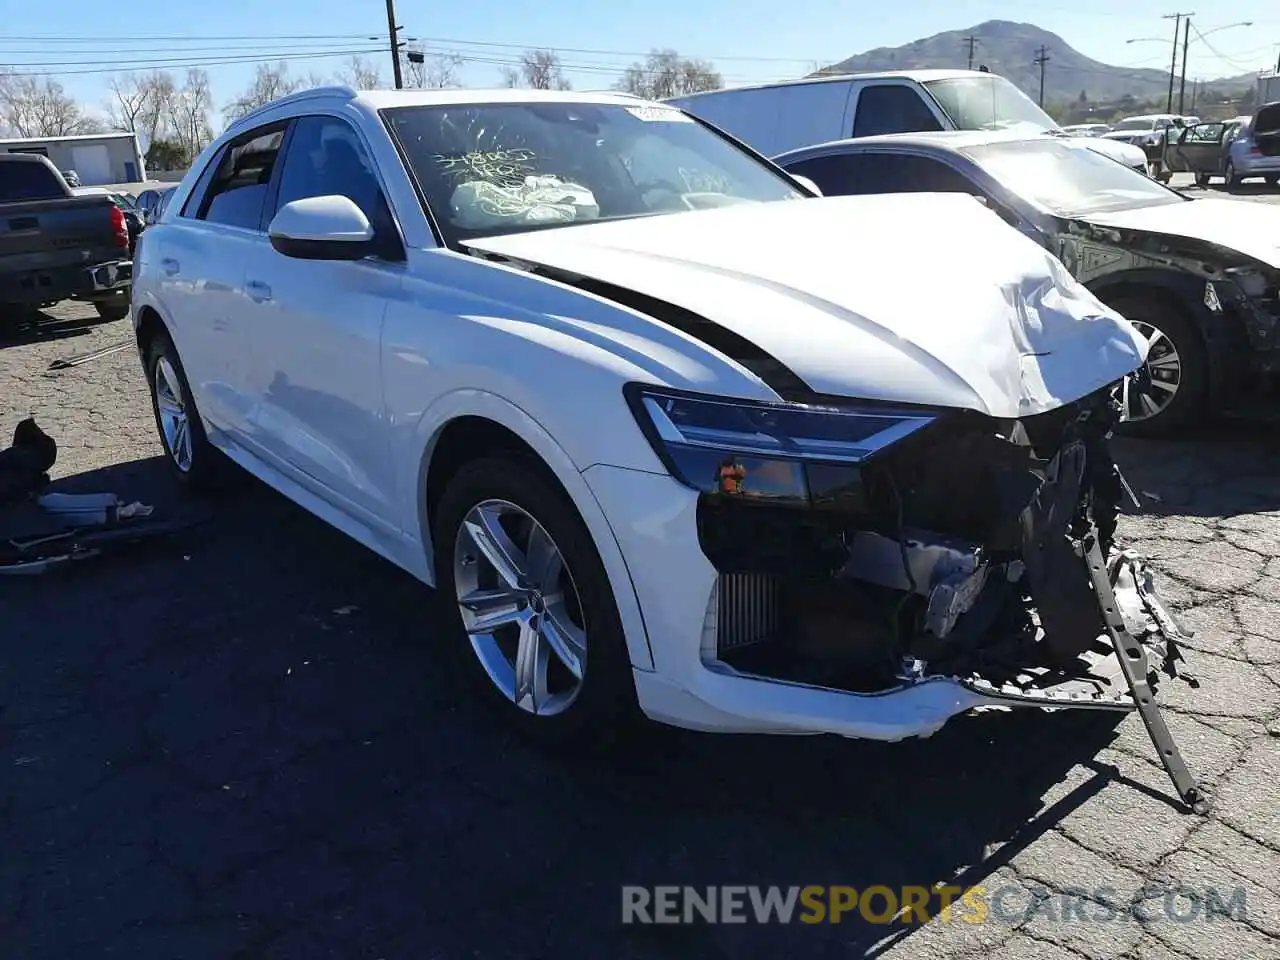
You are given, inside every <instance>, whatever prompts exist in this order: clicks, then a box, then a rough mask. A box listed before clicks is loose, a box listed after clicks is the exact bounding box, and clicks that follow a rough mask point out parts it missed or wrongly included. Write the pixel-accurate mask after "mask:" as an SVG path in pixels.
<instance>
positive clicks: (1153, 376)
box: [1121, 320, 1182, 421]
mask: <svg viewBox="0 0 1280 960" xmlns="http://www.w3.org/2000/svg"><path fill="white" fill-rule="evenodd" d="M1130 322H1131V323H1132V324H1133V327H1134V329H1135V330H1137V331H1138V333H1139V334H1141V335H1142V336H1143V337H1145V338H1146V341H1147V372H1148V374H1149V379H1150V383H1151V389H1150V392H1149V393H1144V392H1142V391H1140V390H1137V389H1136V388H1135V387H1134V385H1133V382H1132V379H1131V378H1130V377H1125V380H1124V389H1123V396H1122V398H1121V400H1122V402H1123V404H1124V412H1125V419H1127V420H1130V421H1134V420H1150V419H1151V418H1152V417H1155V416H1158V415H1160V414H1161V413H1163V412H1164V411H1165V410H1166V409H1167V408H1168V406H1169V404H1170V403H1172V402H1173V398H1174V397H1176V396H1177V395H1178V388H1179V387H1180V386H1181V385H1182V358H1181V357H1180V356H1178V349H1177V347H1175V346H1174V345H1173V341H1172V340H1170V339H1169V338H1168V337H1167V336H1166V335H1165V334H1164V332H1163V331H1161V330H1159V329H1157V328H1156V327H1154V326H1153V325H1152V324H1150V323H1147V322H1146V321H1143V320H1132V321H1130Z"/></svg>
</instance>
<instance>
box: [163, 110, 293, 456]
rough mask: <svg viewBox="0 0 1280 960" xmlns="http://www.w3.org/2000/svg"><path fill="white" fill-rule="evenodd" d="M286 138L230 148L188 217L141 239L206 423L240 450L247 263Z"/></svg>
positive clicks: (241, 141)
mask: <svg viewBox="0 0 1280 960" xmlns="http://www.w3.org/2000/svg"><path fill="white" fill-rule="evenodd" d="M284 129H285V128H284V126H283V125H281V124H275V125H274V126H272V127H268V128H259V129H258V130H254V131H251V132H249V133H247V134H245V135H244V136H243V137H239V138H237V139H236V140H234V141H232V142H231V143H229V144H227V146H226V147H225V148H224V149H223V150H222V152H221V153H220V154H219V155H218V156H217V157H216V158H214V159H213V160H212V161H210V164H209V167H208V168H206V170H205V171H204V172H203V173H202V174H201V177H200V181H199V182H198V183H197V185H196V187H195V189H194V190H193V191H192V193H191V196H190V197H189V198H188V199H187V201H186V202H185V203H184V204H183V207H182V209H181V210H178V211H176V212H175V213H174V214H173V215H172V216H170V217H169V219H168V220H167V221H165V222H162V223H160V224H157V225H154V226H151V227H149V228H148V229H147V231H146V233H145V234H144V236H145V240H144V246H145V247H146V248H147V250H146V253H147V257H148V260H149V261H154V268H156V269H158V276H159V277H160V288H161V298H162V300H163V301H164V303H165V304H166V306H167V308H168V310H169V312H170V314H171V315H172V317H173V319H174V333H175V339H176V341H177V342H176V343H175V346H177V348H178V354H179V355H180V356H181V357H182V365H183V367H184V368H185V369H186V373H187V379H188V381H189V382H190V384H191V388H192V390H193V391H194V393H195V397H196V403H197V406H198V407H199V408H200V412H201V415H202V416H203V418H204V419H205V420H206V421H208V422H209V425H210V426H212V427H213V428H214V429H215V430H217V431H219V432H220V433H221V434H223V435H224V436H225V437H226V438H227V439H229V440H231V441H232V442H235V443H239V444H244V442H245V440H246V435H247V433H248V431H249V429H250V424H251V413H252V409H253V407H254V406H255V405H256V403H257V398H256V397H255V396H254V395H253V393H252V392H251V390H250V389H249V380H250V365H249V364H250V359H251V357H252V352H251V351H252V347H251V343H250V337H249V326H250V324H251V322H252V320H251V317H250V316H249V311H248V307H249V305H250V301H249V300H248V298H247V297H246V296H245V293H244V271H245V262H246V258H247V257H248V254H249V251H250V250H251V249H252V248H253V246H254V244H255V242H256V241H257V239H258V238H260V237H262V236H264V233H263V230H264V226H263V223H262V220H263V217H264V205H265V202H266V196H267V190H268V186H269V183H270V179H271V173H272V169H273V166H274V163H275V159H276V155H277V154H278V153H279V150H280V144H281V141H282V140H283V136H284Z"/></svg>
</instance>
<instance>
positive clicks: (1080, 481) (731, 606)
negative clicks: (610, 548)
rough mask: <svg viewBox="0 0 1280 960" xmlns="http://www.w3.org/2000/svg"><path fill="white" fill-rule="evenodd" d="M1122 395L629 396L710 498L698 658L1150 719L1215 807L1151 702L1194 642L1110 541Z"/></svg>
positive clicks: (705, 506) (1148, 579)
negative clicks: (986, 402) (1009, 414)
mask: <svg viewBox="0 0 1280 960" xmlns="http://www.w3.org/2000/svg"><path fill="white" fill-rule="evenodd" d="M1118 390H1119V387H1118V386H1113V387H1109V388H1107V389H1106V390H1103V391H1100V392H1098V393H1096V394H1093V395H1090V396H1088V397H1085V398H1083V399H1081V400H1079V401H1076V402H1074V403H1071V404H1068V405H1066V406H1064V407H1061V408H1058V409H1056V410H1053V411H1050V412H1049V413H1045V414H1041V415H1038V416H1034V417H1029V418H1025V419H1022V420H1009V421H1001V420H995V419H993V418H991V417H987V416H983V415H980V414H976V413H972V412H968V411H954V410H951V411H936V410H926V409H911V408H903V407H902V406H892V407H890V406H888V405H885V404H879V403H863V402H858V403H857V404H856V406H855V405H851V402H849V401H842V400H832V401H831V402H830V403H825V402H824V403H823V404H820V405H801V404H777V405H770V404H762V403H751V402H744V401H731V400H720V399H716V398H709V397H705V396H697V395H688V394H683V393H680V392H678V391H668V390H662V389H656V388H648V387H640V386H638V385H636V386H635V387H634V388H633V389H631V390H630V391H629V400H630V402H631V404H632V407H633V409H634V410H635V412H636V415H637V419H638V420H639V422H640V423H641V425H642V427H644V429H645V431H646V433H647V434H648V435H649V439H650V441H651V442H652V443H653V445H654V448H655V450H657V451H658V453H659V455H660V456H661V457H662V458H663V460H664V462H665V463H666V465H667V467H668V469H670V470H671V472H672V474H673V475H674V476H676V477H677V478H678V479H680V480H682V481H683V482H685V483H686V484H688V485H690V486H692V487H694V488H695V489H697V490H699V491H700V494H701V495H700V497H699V501H698V539H699V542H700V545H701V548H702V550H703V552H704V554H705V555H706V556H707V558H708V559H709V560H710V561H711V563H712V564H713V566H714V567H715V568H716V571H717V572H718V574H719V576H718V579H717V584H716V596H715V597H714V598H713V601H712V605H711V606H712V609H711V611H710V616H709V617H708V628H707V629H705V630H704V641H703V650H702V658H703V661H704V663H706V664H707V665H708V666H711V667H713V668H715V669H721V670H731V671H733V672H734V673H736V674H739V675H743V676H751V677H757V678H761V679H768V680H774V681H778V682H783V683H791V684H804V685H807V686H813V687H818V688H822V689H827V690H835V691H842V692H847V693H851V694H863V695H885V694H892V693H894V692H896V691H902V690H906V689H908V688H910V687H912V686H913V685H915V684H920V683H925V682H929V681H935V680H938V679H940V678H943V679H947V680H950V681H952V682H955V683H958V684H961V685H963V686H964V687H965V688H966V689H967V690H969V691H971V692H973V693H975V694H978V695H980V697H981V703H982V705H983V706H984V707H1001V706H1010V707H1011V706H1036V707H1042V708H1045V709H1058V708H1064V707H1065V708H1085V709H1097V710H1115V711H1128V710H1133V709H1137V710H1139V712H1140V713H1141V714H1142V718H1143V721H1144V723H1145V724H1146V725H1147V728H1148V731H1149V732H1150V733H1151V736H1152V739H1153V742H1155V744H1156V747H1157V750H1158V751H1159V753H1160V757H1161V760H1162V762H1163V763H1164V764H1165V767H1166V769H1167V770H1168V771H1169V774H1170V776H1171V777H1172V779H1173V781H1174V784H1175V787H1176V788H1177V790H1178V793H1179V796H1180V797H1181V798H1182V799H1183V800H1184V801H1185V802H1186V803H1187V804H1188V805H1189V806H1191V807H1193V808H1195V809H1197V810H1201V809H1204V802H1205V801H1204V798H1203V796H1202V794H1201V792H1200V790H1199V788H1198V786H1197V785H1196V783H1195V781H1194V779H1192V778H1191V776H1190V775H1189V774H1188V772H1187V770H1186V768H1185V766H1184V765H1183V763H1182V761H1181V758H1180V756H1179V754H1178V751H1177V748H1176V747H1175V746H1174V744H1173V743H1172V740H1171V739H1170V737H1169V733H1168V729H1167V728H1166V727H1165V725H1164V722H1163V720H1162V718H1161V717H1160V715H1159V713H1158V712H1157V711H1156V709H1155V706H1154V701H1153V693H1152V688H1153V687H1154V684H1155V682H1156V679H1157V675H1158V672H1159V671H1160V670H1163V672H1165V673H1166V674H1168V675H1170V676H1176V675H1177V669H1176V665H1177V661H1178V660H1179V659H1180V655H1179V651H1178V641H1179V640H1180V639H1182V638H1183V633H1182V631H1181V630H1180V628H1179V627H1178V625H1177V623H1176V622H1175V620H1174V618H1173V616H1172V614H1171V613H1170V612H1169V610H1168V609H1167V607H1166V606H1165V605H1164V603H1163V602H1162V601H1161V599H1160V597H1159V595H1158V594H1157V592H1156V590H1155V587H1154V583H1153V577H1152V573H1151V571H1150V569H1149V568H1148V567H1147V565H1146V564H1145V563H1144V562H1143V561H1142V559H1141V558H1140V557H1138V556H1137V555H1136V554H1134V553H1132V552H1131V551H1122V550H1120V549H1119V548H1118V547H1117V546H1116V544H1115V542H1114V535H1115V530H1116V520H1117V516H1118V513H1119V505H1120V500H1121V498H1122V497H1123V496H1124V495H1125V493H1126V490H1127V487H1126V485H1125V483H1124V480H1123V478H1122V477H1121V476H1120V473H1119V470H1118V469H1117V467H1116V465H1115V463H1114V461H1113V460H1112V459H1111V456H1110V453H1109V450H1108V441H1109V437H1110V435H1111V431H1112V429H1113V427H1114V426H1115V424H1116V423H1117V422H1118V419H1119V411H1120V404H1119V402H1118V400H1117V393H1118Z"/></svg>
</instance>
